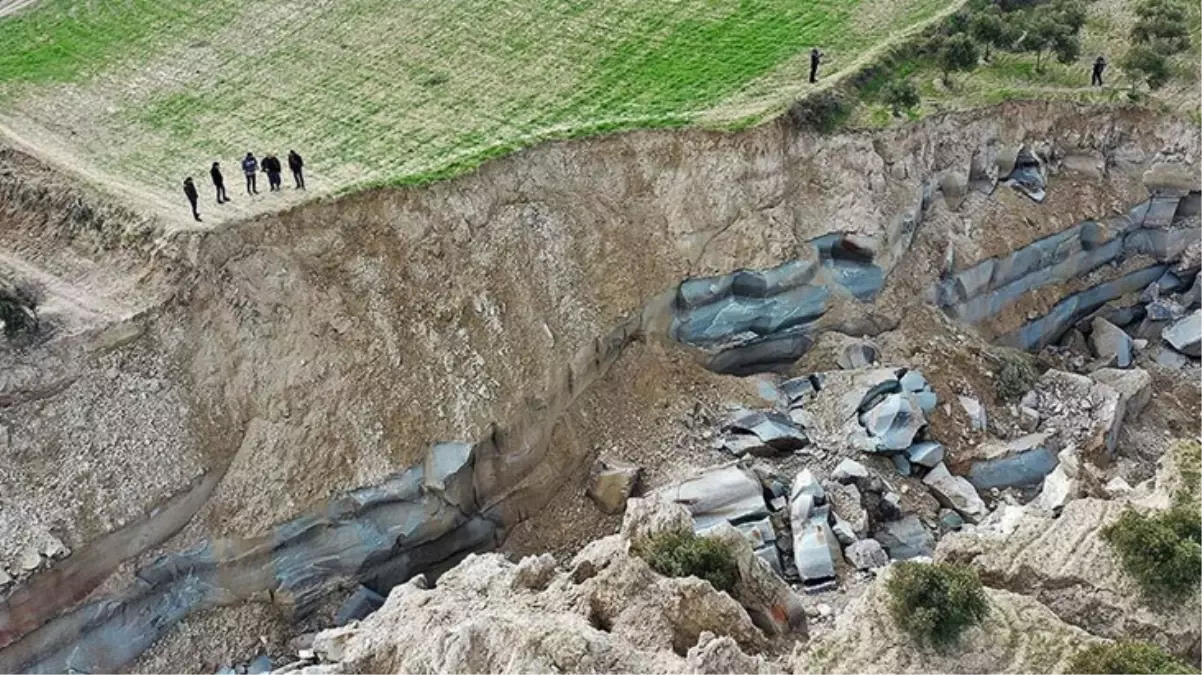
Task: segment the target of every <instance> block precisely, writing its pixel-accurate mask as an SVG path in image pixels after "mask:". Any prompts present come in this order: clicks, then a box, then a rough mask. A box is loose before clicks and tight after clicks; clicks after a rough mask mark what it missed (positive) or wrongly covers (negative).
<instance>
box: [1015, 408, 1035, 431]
mask: <svg viewBox="0 0 1202 675" xmlns="http://www.w3.org/2000/svg"><path fill="white" fill-rule="evenodd" d="M1039 419H1040V418H1039V411H1038V410H1036V409H1034V408H1029V407H1027V406H1025V405H1020V406H1019V407H1018V428H1020V429H1022V430H1023V431H1025V432H1027V433H1032V432H1034V431H1035V430H1036V429H1038V428H1039Z"/></svg>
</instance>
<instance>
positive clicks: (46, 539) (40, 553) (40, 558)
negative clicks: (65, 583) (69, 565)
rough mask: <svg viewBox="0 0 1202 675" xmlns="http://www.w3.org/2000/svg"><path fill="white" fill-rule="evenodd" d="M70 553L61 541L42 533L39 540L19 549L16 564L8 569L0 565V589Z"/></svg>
mask: <svg viewBox="0 0 1202 675" xmlns="http://www.w3.org/2000/svg"><path fill="white" fill-rule="evenodd" d="M69 555H71V549H69V548H67V546H66V545H65V544H63V542H62V541H60V540H59V539H58V537H55V536H53V535H50V534H43V535H42V536H41V537H40V539H39V541H37V542H34V543H31V544H29V545H28V546H26V547H24V548H23V549H21V552H20V555H19V556H18V557H17V560H16V564H15V565H14V566H13V567H12V568H11V569H9V570H6V569H5V568H4V566H3V565H0V589H3V588H4V587H6V586H8V585H9V584H11V583H13V582H19V581H22V580H24V579H26V578H27V577H29V576H30V575H32V574H34V573H35V572H37V571H38V570H39V569H42V567H44V566H45V565H47V564H49V563H50V562H51V561H54V560H59V559H61V558H66V557H67V556H69Z"/></svg>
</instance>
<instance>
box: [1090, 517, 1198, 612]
mask: <svg viewBox="0 0 1202 675" xmlns="http://www.w3.org/2000/svg"><path fill="white" fill-rule="evenodd" d="M1102 538H1103V539H1104V540H1105V541H1106V542H1107V543H1108V544H1110V546H1111V547H1113V548H1114V550H1115V553H1117V554H1118V557H1119V561H1120V562H1121V563H1122V566H1123V569H1125V570H1126V571H1127V573H1128V574H1130V575H1131V576H1132V577H1134V578H1135V580H1136V581H1137V582H1138V583H1139V585H1140V588H1141V589H1142V590H1143V591H1144V593H1145V594H1147V595H1148V596H1150V597H1151V598H1153V599H1158V600H1172V599H1177V598H1182V597H1188V596H1190V595H1192V594H1193V593H1196V592H1197V590H1198V584H1199V581H1202V517H1200V516H1199V514H1198V507H1197V504H1194V503H1192V502H1189V503H1186V502H1179V503H1178V504H1176V505H1174V506H1173V507H1172V508H1171V509H1169V510H1167V511H1163V512H1160V513H1155V514H1152V515H1145V514H1142V513H1140V512H1138V511H1135V510H1134V509H1131V508H1128V509H1127V510H1126V511H1124V512H1123V513H1122V515H1120V516H1119V519H1118V520H1116V521H1115V522H1113V523H1111V524H1110V525H1108V526H1107V527H1106V528H1105V529H1104V530H1102Z"/></svg>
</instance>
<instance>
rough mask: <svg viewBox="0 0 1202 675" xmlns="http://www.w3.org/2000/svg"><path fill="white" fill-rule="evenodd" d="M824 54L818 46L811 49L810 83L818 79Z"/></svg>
mask: <svg viewBox="0 0 1202 675" xmlns="http://www.w3.org/2000/svg"><path fill="white" fill-rule="evenodd" d="M823 56H824V54H823V53H822V52H820V51H818V48H817V47H814V48H813V49H811V50H810V84H813V83H815V82H817V81H818V64H819V63H820V62H821V61H822V57H823Z"/></svg>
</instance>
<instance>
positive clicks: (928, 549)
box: [872, 515, 935, 560]
mask: <svg viewBox="0 0 1202 675" xmlns="http://www.w3.org/2000/svg"><path fill="white" fill-rule="evenodd" d="M872 538H873V539H876V540H877V541H878V542H880V544H881V546H883V547H884V548H885V550H886V551H888V552H889V557H890V558H893V559H894V560H907V559H909V558H917V557H919V556H930V555H932V554H933V553H934V552H935V536H934V535H933V534H931V532H930V531H929V530H927V528H926V527H925V526H924V525H923V524H922V521H921V520H919V519H918V516H914V515H910V516H906V517H905V518H902V519H901V520H891V521H888V522H885V523H881V524H880V525H879V526H878V527H877V530H876V531H875V532H873V534H872Z"/></svg>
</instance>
